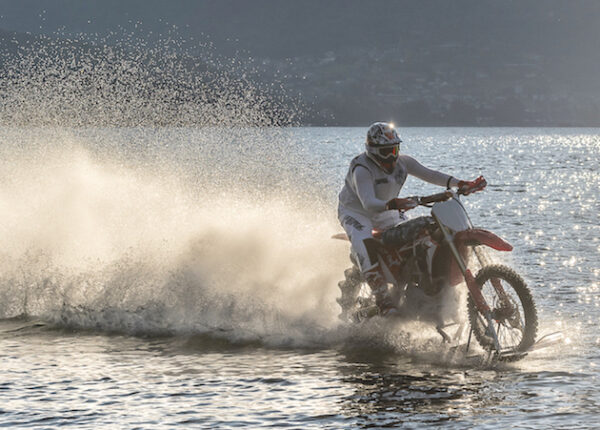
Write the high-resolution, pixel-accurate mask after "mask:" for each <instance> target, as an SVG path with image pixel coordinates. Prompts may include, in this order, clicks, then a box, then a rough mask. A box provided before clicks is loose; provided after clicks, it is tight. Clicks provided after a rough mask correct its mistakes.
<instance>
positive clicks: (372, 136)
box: [365, 122, 402, 173]
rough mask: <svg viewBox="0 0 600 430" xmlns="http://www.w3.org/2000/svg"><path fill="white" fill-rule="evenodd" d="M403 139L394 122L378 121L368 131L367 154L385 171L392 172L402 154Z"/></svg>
mask: <svg viewBox="0 0 600 430" xmlns="http://www.w3.org/2000/svg"><path fill="white" fill-rule="evenodd" d="M400 142H402V140H401V139H400V137H399V136H398V133H396V130H395V129H394V125H393V124H389V123H387V122H376V123H374V124H372V125H371V127H369V131H368V132H367V142H366V145H365V147H366V149H367V156H368V157H369V158H371V159H372V160H373V161H375V162H376V163H377V164H378V165H379V166H380V167H381V168H382V169H383V170H384V171H386V172H387V173H392V171H393V170H394V167H396V160H398V155H400Z"/></svg>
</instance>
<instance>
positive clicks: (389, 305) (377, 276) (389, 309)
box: [364, 267, 396, 315]
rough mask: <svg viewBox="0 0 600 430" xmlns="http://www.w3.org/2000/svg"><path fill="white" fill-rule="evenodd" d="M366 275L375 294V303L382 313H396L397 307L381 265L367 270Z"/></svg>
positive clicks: (366, 279)
mask: <svg viewBox="0 0 600 430" xmlns="http://www.w3.org/2000/svg"><path fill="white" fill-rule="evenodd" d="M364 277H365V281H367V284H369V287H370V288H371V291H372V292H373V295H374V296H375V304H376V305H377V307H378V308H379V312H380V313H381V315H388V314H391V313H394V312H395V311H396V308H395V307H394V303H393V301H392V297H391V295H390V292H389V289H388V285H387V282H386V281H385V278H384V277H383V274H382V273H381V269H380V268H379V267H374V268H373V269H371V270H368V271H366V272H365V273H364Z"/></svg>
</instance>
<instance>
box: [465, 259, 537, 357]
mask: <svg viewBox="0 0 600 430" xmlns="http://www.w3.org/2000/svg"><path fill="white" fill-rule="evenodd" d="M475 280H476V282H477V285H479V288H481V292H482V293H483V296H484V298H485V301H486V302H487V304H488V306H489V307H490V309H491V310H492V322H493V324H494V328H495V329H496V333H497V335H498V341H499V343H500V348H501V349H502V350H510V351H519V352H522V351H526V350H527V349H528V348H529V347H530V346H531V345H533V343H534V342H535V336H536V333H537V325H538V320H537V311H536V309H535V304H534V302H533V298H532V296H531V292H530V291H529V288H527V285H526V284H525V281H523V278H521V277H520V276H519V275H518V274H517V273H516V272H515V271H514V270H512V269H511V268H510V267H506V266H502V265H491V266H486V267H484V268H482V269H481V270H480V271H479V273H478V274H477V276H476V278H475ZM467 309H468V312H469V321H470V323H471V327H472V329H473V334H474V335H475V339H477V341H478V342H479V344H480V345H481V346H482V347H483V348H484V349H486V350H491V349H494V347H495V344H494V339H493V337H492V335H491V334H490V331H489V330H488V321H487V319H486V318H485V316H484V315H482V314H481V313H480V312H479V310H478V309H477V307H476V306H475V302H474V301H473V299H472V298H471V296H469V299H468V302H467Z"/></svg>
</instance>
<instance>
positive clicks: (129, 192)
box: [0, 127, 600, 429]
mask: <svg viewBox="0 0 600 430" xmlns="http://www.w3.org/2000/svg"><path fill="white" fill-rule="evenodd" d="M365 132H366V127H357V128H309V127H298V128H294V127H291V128H259V127H254V128H253V127H247V128H244V127H236V128H234V129H231V128H228V127H207V128H98V127H95V128H63V127H45V128H6V127H5V128H2V129H0V244H1V246H0V363H1V365H0V425H2V426H5V427H21V426H22V427H39V428H58V427H62V426H73V427H75V428H172V427H178V426H179V427H183V428H233V427H249V428H261V427H291V428H302V429H305V428H336V429H337V428H378V427H401V426H403V427H406V428H417V427H419V428H420V427H423V426H443V427H445V428H466V427H477V428H486V427H488V428H508V427H515V428H535V429H547V428H594V427H596V426H597V416H598V413H599V412H600V394H599V390H598V388H597V387H598V383H599V382H600V369H599V367H600V336H599V335H598V317H599V315H600V296H599V291H600V265H599V264H598V261H599V256H600V218H599V216H598V213H599V210H600V203H599V200H598V198H599V195H600V189H599V188H600V161H599V160H600V130H597V129H547V128H545V129H512V128H471V129H467V128H406V129H400V133H401V135H402V139H403V141H404V142H403V144H402V148H401V149H402V152H404V153H406V154H409V155H411V156H413V157H415V158H416V159H417V160H419V161H420V162H421V163H422V164H424V165H425V166H427V167H430V168H433V169H437V170H441V171H443V172H447V173H450V174H452V175H454V176H455V177H457V178H461V179H472V178H475V177H476V176H479V175H484V176H485V177H486V179H487V181H488V184H489V185H488V187H487V189H486V190H485V191H484V192H481V193H477V194H474V195H471V196H468V197H466V198H464V199H463V202H464V204H465V206H466V208H467V210H468V212H469V214H470V216H471V219H472V221H473V223H474V224H475V225H476V226H479V227H482V228H486V229H489V230H491V231H493V232H495V233H496V234H498V235H499V236H501V237H503V238H504V239H505V240H507V241H508V242H510V243H511V244H512V245H513V246H514V251H513V252H512V253H510V254H500V253H497V254H496V255H495V256H494V258H495V259H497V260H498V261H500V262H502V263H504V264H507V265H510V266H511V267H513V268H514V269H515V270H516V271H518V272H519V273H520V274H521V275H522V277H523V278H524V279H525V281H526V282H527V284H528V285H529V288H530V289H531V291H532V294H533V297H534V300H535V302H536V304H537V308H538V315H539V321H540V326H539V329H538V337H540V336H542V335H544V334H547V333H553V332H557V331H560V332H561V333H562V336H563V337H562V341H561V342H559V343H557V344H554V345H552V346H551V347H548V348H546V349H542V350H539V351H536V352H533V353H531V354H530V355H528V356H527V357H525V358H524V359H523V360H521V361H518V362H516V363H508V364H506V363H504V364H491V365H490V364H488V365H484V364H481V363H477V362H473V361H469V360H465V359H461V358H460V357H455V356H451V354H449V351H448V349H447V347H445V346H444V345H443V344H442V343H441V338H440V337H439V335H438V334H437V333H436V332H435V331H434V330H431V328H429V327H423V326H420V325H419V324H417V323H415V325H411V324H406V325H403V326H400V327H398V326H389V325H385V324H378V323H376V322H375V323H373V324H370V325H369V324H367V325H365V326H364V327H351V326H350V327H349V326H346V325H344V324H342V323H341V322H340V321H338V319H337V314H338V313H339V309H338V305H337V303H336V302H335V298H336V297H338V296H339V290H338V288H337V282H338V281H339V280H341V279H343V271H344V269H346V268H347V267H350V262H349V260H348V251H349V248H348V244H347V243H345V242H342V241H337V240H332V239H330V236H331V235H333V234H335V233H338V232H340V231H341V227H340V226H339V224H338V222H337V219H336V205H337V201H336V197H337V193H338V192H339V189H340V188H341V186H342V183H343V178H344V176H345V174H346V169H347V166H348V163H349V161H350V160H351V158H352V157H353V156H355V155H356V154H358V153H360V152H361V151H362V150H363V149H364V143H363V142H364V135H365ZM438 190H439V188H438V187H436V186H434V185H430V184H425V183H423V182H421V181H419V180H418V179H416V178H409V180H408V181H407V183H406V185H405V187H404V189H403V190H402V193H401V196H409V195H424V194H429V193H434V192H436V191H438ZM424 213H426V209H424V208H420V209H417V210H415V211H414V213H413V214H412V215H413V216H418V215H422V214H424Z"/></svg>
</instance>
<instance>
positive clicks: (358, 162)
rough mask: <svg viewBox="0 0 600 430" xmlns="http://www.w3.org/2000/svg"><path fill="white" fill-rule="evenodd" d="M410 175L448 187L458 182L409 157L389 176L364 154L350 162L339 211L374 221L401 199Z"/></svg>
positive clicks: (402, 159) (401, 159)
mask: <svg viewBox="0 0 600 430" xmlns="http://www.w3.org/2000/svg"><path fill="white" fill-rule="evenodd" d="M408 175H412V176H415V177H417V178H419V179H422V180H423V181H426V182H429V183H432V184H435V185H440V186H444V187H445V186H446V184H447V183H448V180H449V179H450V185H451V186H456V185H457V183H458V181H457V180H456V179H454V178H452V177H451V176H450V175H447V174H445V173H442V172H438V171H436V170H432V169H428V168H427V167H425V166H423V165H422V164H420V163H419V162H418V161H417V160H415V159H414V158H412V157H411V156H409V155H400V156H399V157H398V161H397V163H396V166H395V168H394V170H393V171H392V173H389V174H388V173H386V172H384V171H383V170H382V169H381V168H380V167H379V166H378V165H377V164H376V163H375V162H374V161H373V160H371V159H370V158H369V157H368V156H367V154H366V153H362V154H360V155H358V156H357V157H355V158H354V159H353V160H352V162H351V163H350V168H349V169H348V174H347V175H346V181H345V183H344V187H343V188H342V191H341V192H340V194H339V206H340V207H339V209H340V210H349V211H352V212H356V213H358V214H361V215H364V216H366V217H368V218H369V219H374V218H375V217H376V216H378V215H379V214H381V213H382V212H383V211H385V205H386V203H387V202H388V201H389V200H390V199H393V198H395V197H398V194H399V193H400V190H401V189H402V186H403V185H404V182H405V181H406V177H407V176H408Z"/></svg>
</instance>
